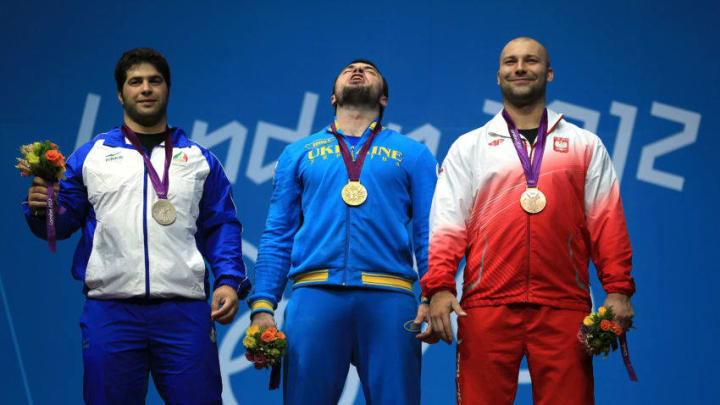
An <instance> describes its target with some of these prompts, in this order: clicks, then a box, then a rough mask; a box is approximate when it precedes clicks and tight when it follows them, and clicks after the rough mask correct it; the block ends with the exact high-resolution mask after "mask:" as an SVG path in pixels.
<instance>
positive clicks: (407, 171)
mask: <svg viewBox="0 0 720 405" xmlns="http://www.w3.org/2000/svg"><path fill="white" fill-rule="evenodd" d="M387 99H388V87H387V82H386V80H385V79H384V78H383V77H382V75H381V74H380V72H379V71H378V69H377V68H376V67H375V65H374V64H373V63H372V62H370V61H367V60H356V61H353V62H351V63H350V64H349V65H347V66H346V67H345V68H344V69H343V70H342V72H341V73H340V75H339V76H338V77H337V79H336V81H335V84H334V86H333V94H332V97H331V102H332V104H333V106H334V107H335V108H336V120H335V122H334V123H333V124H331V125H330V126H328V127H326V128H324V129H323V130H321V131H320V132H318V133H316V134H313V135H311V136H309V137H307V138H305V139H302V140H299V141H297V142H295V143H293V144H291V145H289V146H288V147H286V148H285V150H284V151H283V153H282V155H281V156H280V158H279V160H278V163H277V167H276V170H275V177H274V179H273V194H272V200H271V203H270V210H269V213H268V218H267V222H266V225H265V232H264V233H263V236H262V239H261V242H260V248H259V254H258V260H257V263H256V265H255V271H256V288H255V291H254V293H253V294H252V295H251V297H250V299H249V303H250V307H251V310H252V311H251V317H252V323H253V324H254V325H258V326H260V327H267V326H271V325H274V318H273V311H274V309H275V308H276V307H277V303H278V301H279V300H280V299H281V296H282V293H283V290H284V288H285V285H286V283H287V281H288V278H289V279H290V280H291V281H292V283H293V285H294V290H293V293H292V298H291V299H290V302H289V304H288V306H287V309H286V310H285V324H284V331H285V334H286V335H287V337H288V343H289V347H288V355H287V359H286V363H285V364H286V368H285V381H284V399H285V403H286V404H289V405H298V404H313V405H325V404H327V405H330V404H336V403H337V401H338V400H339V398H340V395H341V393H342V389H343V383H344V382H345V378H346V376H347V372H348V368H349V365H350V363H352V364H354V365H355V366H356V367H357V370H358V374H359V376H360V380H361V381H362V385H363V392H364V394H365V400H366V402H367V403H368V404H375V405H378V404H380V405H382V404H413V405H417V404H419V403H420V359H421V353H420V342H419V341H418V340H417V339H416V338H415V334H416V333H417V332H418V324H419V323H420V322H422V321H423V320H425V319H426V315H427V305H425V304H420V305H418V304H419V302H418V300H417V298H415V297H414V296H413V292H412V288H413V284H414V282H415V281H416V280H417V279H418V272H419V275H420V276H422V275H423V274H424V273H425V271H426V270H427V248H428V216H429V212H430V202H431V200H432V195H433V190H434V187H435V181H436V178H437V176H436V172H435V170H436V161H435V158H434V157H433V156H432V154H431V153H430V151H429V150H428V149H427V147H425V146H424V145H422V144H420V143H418V142H416V141H414V140H412V139H409V138H407V137H405V136H403V135H401V134H399V133H397V132H395V131H393V130H390V129H387V128H383V127H382V126H381V123H380V121H381V118H382V111H383V109H384V107H385V106H386V105H387ZM408 225H412V227H411V228H412V230H411V231H409V228H408ZM413 253H414V255H415V259H416V261H417V269H418V271H416V270H414V268H413Z"/></svg>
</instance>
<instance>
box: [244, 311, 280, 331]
mask: <svg viewBox="0 0 720 405" xmlns="http://www.w3.org/2000/svg"><path fill="white" fill-rule="evenodd" d="M250 321H251V323H250V326H253V325H257V327H258V328H269V327H271V326H275V318H274V317H273V316H272V314H270V313H269V312H256V313H255V314H253V316H252V318H250Z"/></svg>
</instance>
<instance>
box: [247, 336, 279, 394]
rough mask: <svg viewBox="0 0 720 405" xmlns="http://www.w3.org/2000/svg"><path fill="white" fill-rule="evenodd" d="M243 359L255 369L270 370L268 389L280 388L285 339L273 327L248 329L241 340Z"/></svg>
mask: <svg viewBox="0 0 720 405" xmlns="http://www.w3.org/2000/svg"><path fill="white" fill-rule="evenodd" d="M243 346H245V350H246V351H245V358H247V359H248V360H249V361H250V362H251V363H253V365H254V366H255V368H256V369H262V368H270V367H272V371H271V373H270V389H271V390H272V389H275V388H277V387H278V386H280V364H281V361H282V358H283V357H284V356H285V351H286V348H287V339H286V338H285V334H284V333H282V332H281V331H279V330H278V329H277V328H275V327H269V328H260V327H258V326H256V325H253V326H251V327H249V328H248V330H247V331H246V332H245V337H244V338H243Z"/></svg>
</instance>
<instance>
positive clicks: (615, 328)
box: [613, 322, 623, 336]
mask: <svg viewBox="0 0 720 405" xmlns="http://www.w3.org/2000/svg"><path fill="white" fill-rule="evenodd" d="M613 332H615V336H620V335H622V333H623V330H622V328H621V327H620V325H618V324H616V323H615V322H613Z"/></svg>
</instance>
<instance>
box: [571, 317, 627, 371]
mask: <svg viewBox="0 0 720 405" xmlns="http://www.w3.org/2000/svg"><path fill="white" fill-rule="evenodd" d="M578 339H579V340H580V343H582V344H583V345H584V346H585V351H586V352H587V353H588V354H589V355H591V356H599V355H600V354H603V359H607V357H608V355H609V354H610V352H611V351H614V350H616V349H617V348H618V339H619V340H620V343H619V346H620V347H621V352H622V357H623V361H624V362H625V368H626V369H627V371H628V375H629V376H630V380H631V381H635V382H636V381H637V376H636V375H635V370H634V369H633V367H632V364H631V363H630V354H629V352H628V347H627V338H626V336H625V332H624V331H623V330H622V327H620V325H618V323H617V322H616V321H615V314H614V313H613V311H612V308H611V307H608V308H605V307H600V308H598V311H597V312H592V313H590V315H588V316H586V317H585V319H583V321H582V326H581V327H580V330H579V331H578Z"/></svg>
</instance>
